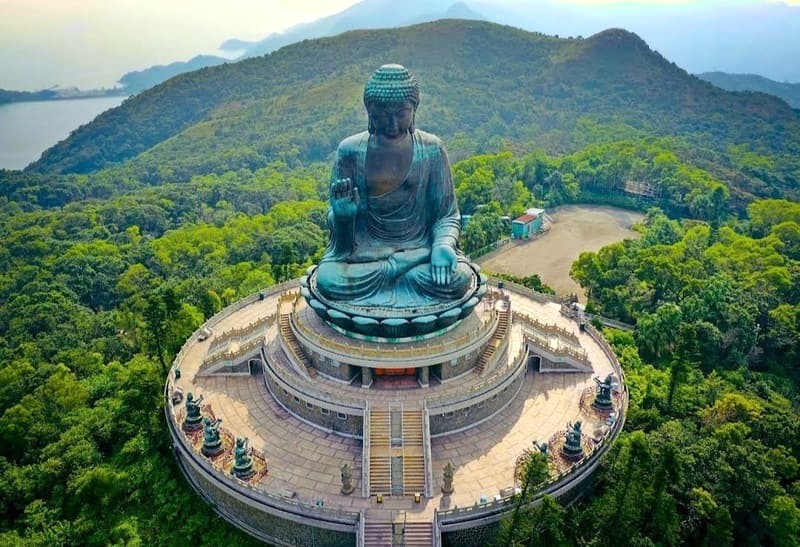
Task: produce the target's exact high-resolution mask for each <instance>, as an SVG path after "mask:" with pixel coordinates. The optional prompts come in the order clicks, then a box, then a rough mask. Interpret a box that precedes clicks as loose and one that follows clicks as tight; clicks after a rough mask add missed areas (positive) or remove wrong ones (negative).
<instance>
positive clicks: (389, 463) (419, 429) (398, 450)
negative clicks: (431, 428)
mask: <svg viewBox="0 0 800 547" xmlns="http://www.w3.org/2000/svg"><path fill="white" fill-rule="evenodd" d="M369 424H370V425H369V442H368V443H365V444H368V446H369V495H371V496H372V495H376V494H384V495H392V496H413V495H414V494H422V495H424V494H425V491H426V490H425V477H426V464H425V435H424V431H423V428H424V425H423V424H424V417H423V411H422V410H388V409H380V408H375V409H370V411H369Z"/></svg>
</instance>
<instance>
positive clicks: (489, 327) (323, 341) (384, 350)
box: [291, 314, 499, 361]
mask: <svg viewBox="0 0 800 547" xmlns="http://www.w3.org/2000/svg"><path fill="white" fill-rule="evenodd" d="M498 320H499V319H498V315H497V314H492V315H491V318H490V319H489V320H487V321H485V322H483V324H482V325H481V326H480V327H478V328H476V329H473V330H472V331H471V332H469V333H467V334H465V335H462V336H460V337H458V338H456V339H455V340H448V341H446V342H438V343H436V342H430V341H426V342H425V345H424V346H419V347H416V348H404V347H399V346H397V345H391V344H385V345H383V346H382V347H380V348H375V347H374V346H373V345H370V346H367V345H365V344H363V343H356V342H355V340H354V342H353V343H344V342H339V341H336V340H331V339H330V338H326V337H324V336H322V335H321V334H319V333H317V332H314V331H313V330H311V329H310V328H308V327H307V326H306V325H305V323H304V321H292V323H291V325H292V326H293V328H294V329H296V331H297V332H296V333H295V334H296V335H298V338H299V339H304V340H306V341H309V342H312V343H314V345H315V346H316V348H317V349H318V350H320V351H321V352H332V353H336V354H338V355H339V356H341V357H348V356H349V357H351V358H352V357H353V356H357V357H358V358H361V359H369V358H374V359H375V360H378V361H380V360H384V359H390V360H392V361H402V360H407V361H409V360H412V361H413V360H415V359H418V358H419V357H421V356H428V355H431V354H434V355H441V354H444V353H448V352H452V351H456V350H464V348H466V347H469V346H474V345H475V342H476V341H481V340H483V339H488V338H489V337H490V336H491V335H492V334H493V333H494V330H495V329H496V328H497V322H498Z"/></svg>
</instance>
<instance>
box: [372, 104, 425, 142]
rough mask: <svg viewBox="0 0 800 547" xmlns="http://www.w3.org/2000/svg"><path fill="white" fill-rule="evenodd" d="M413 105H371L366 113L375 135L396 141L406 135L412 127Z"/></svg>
mask: <svg viewBox="0 0 800 547" xmlns="http://www.w3.org/2000/svg"><path fill="white" fill-rule="evenodd" d="M415 110H416V109H415V107H414V103H412V102H411V101H403V102H399V103H372V104H370V106H369V108H368V110H367V112H368V114H369V120H370V124H371V125H372V127H373V129H374V130H375V134H376V135H380V136H382V137H385V138H387V139H397V138H399V137H401V136H403V135H405V134H406V133H408V131H409V129H411V126H413V125H414V112H415Z"/></svg>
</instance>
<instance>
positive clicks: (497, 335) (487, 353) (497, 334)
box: [473, 307, 511, 374]
mask: <svg viewBox="0 0 800 547" xmlns="http://www.w3.org/2000/svg"><path fill="white" fill-rule="evenodd" d="M499 314H500V316H499V318H498V320H497V328H496V329H495V330H494V334H492V338H491V339H490V340H489V343H488V344H486V348H484V350H483V352H482V353H481V356H480V358H479V359H478V362H477V364H476V365H475V368H474V369H473V370H474V371H475V373H476V374H482V373H483V370H484V369H485V368H486V365H488V364H489V360H491V358H492V356H493V355H494V353H495V352H496V351H497V348H498V347H499V346H500V344H501V343H502V341H503V338H505V336H506V335H507V334H508V328H509V316H510V315H511V311H510V310H509V309H508V308H507V307H506V309H504V310H502V311H500V312H499Z"/></svg>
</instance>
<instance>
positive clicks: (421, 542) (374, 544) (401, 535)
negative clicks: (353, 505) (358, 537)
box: [364, 520, 433, 547]
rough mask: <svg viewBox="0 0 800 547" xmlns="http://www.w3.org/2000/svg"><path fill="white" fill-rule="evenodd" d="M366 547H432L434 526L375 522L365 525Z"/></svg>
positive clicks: (429, 524) (418, 523) (424, 523)
mask: <svg viewBox="0 0 800 547" xmlns="http://www.w3.org/2000/svg"><path fill="white" fill-rule="evenodd" d="M364 545H365V546H366V547H392V546H401V545H402V546H407V547H431V546H432V545H433V525H432V524H431V523H430V522H374V521H370V520H367V521H366V522H365V523H364Z"/></svg>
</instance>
